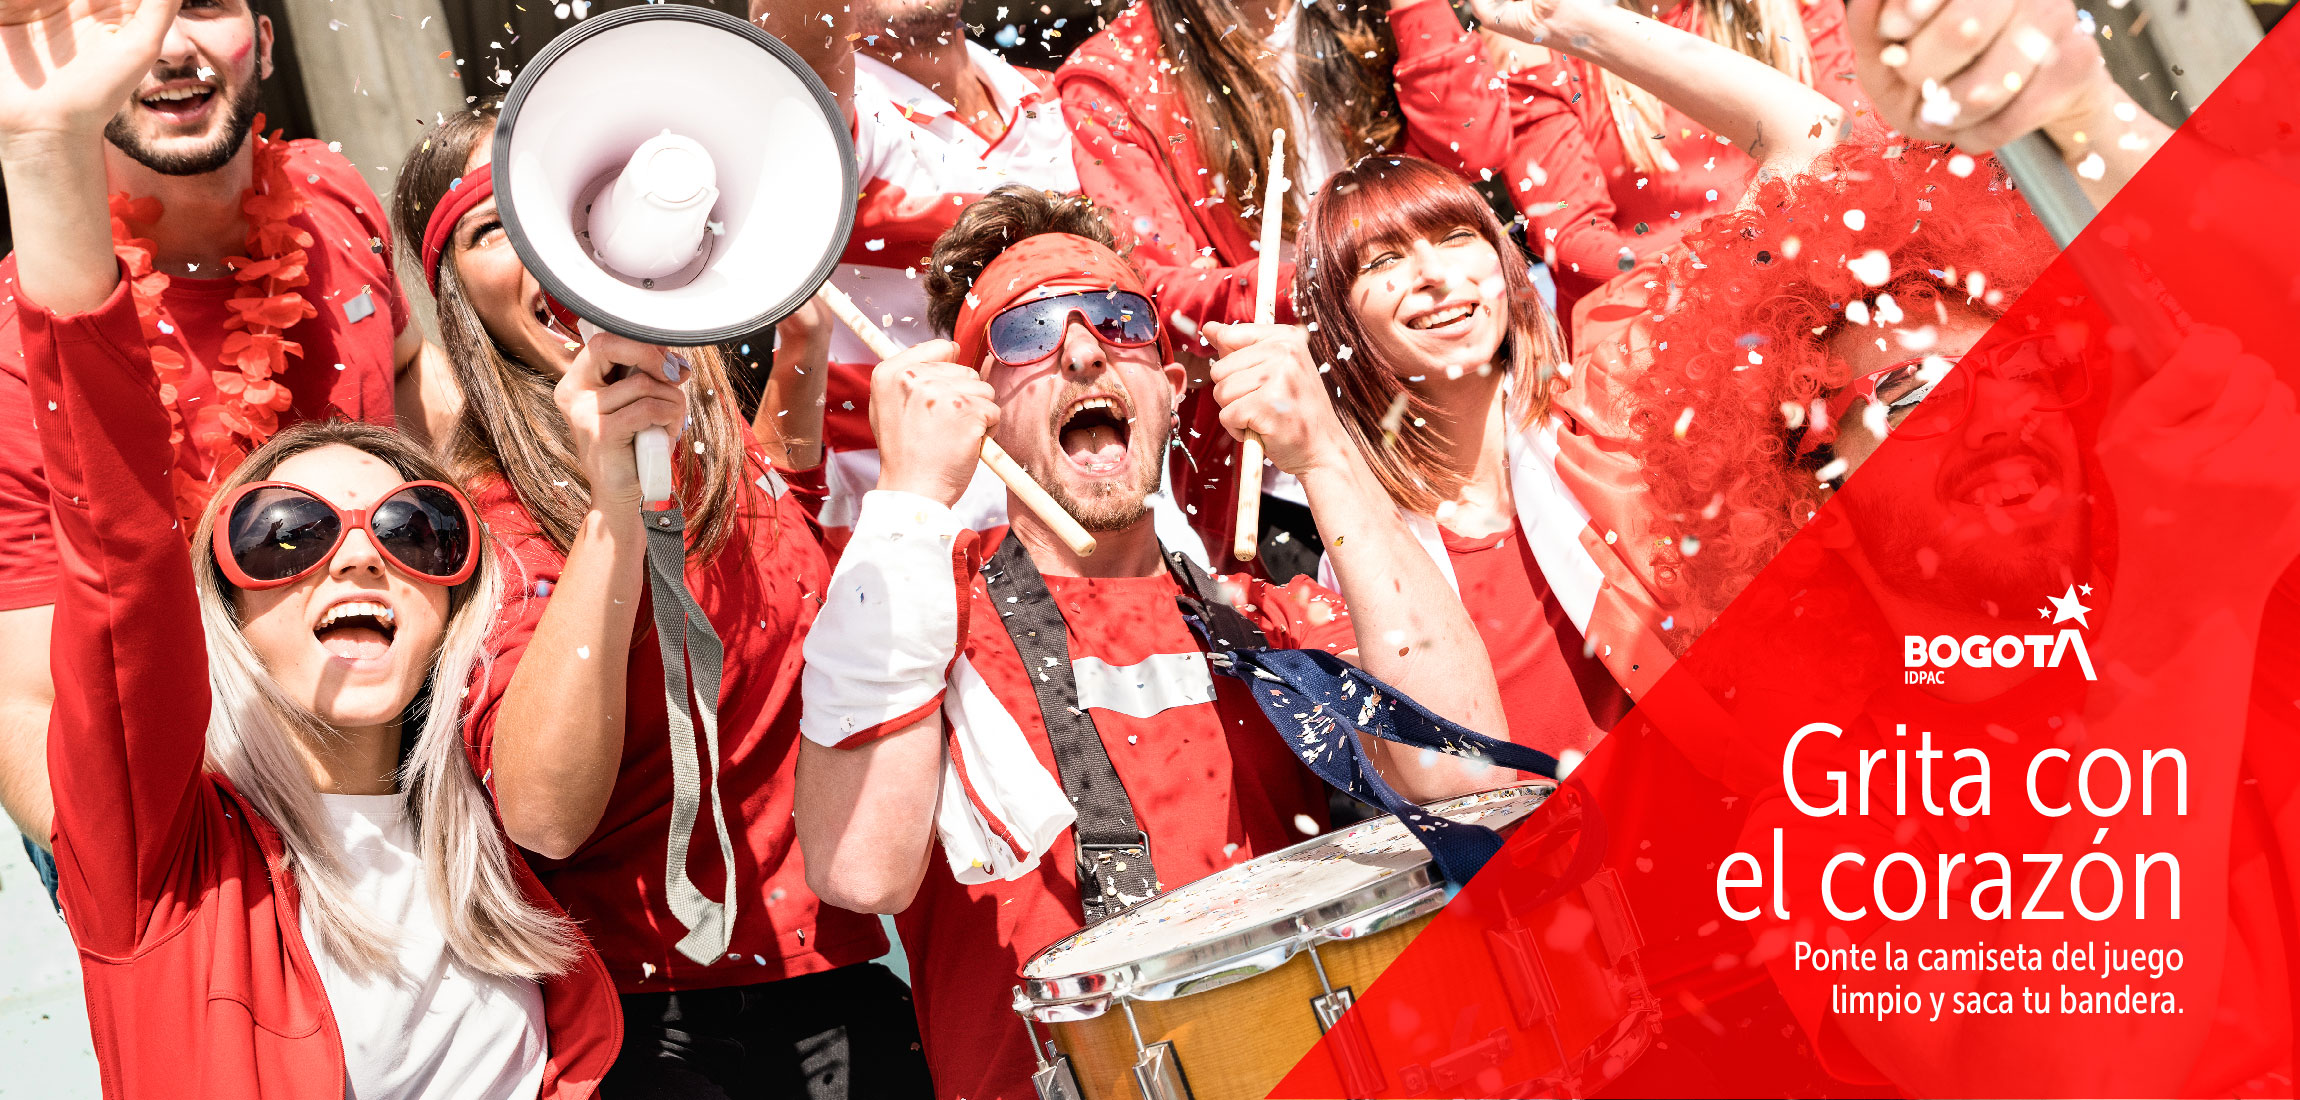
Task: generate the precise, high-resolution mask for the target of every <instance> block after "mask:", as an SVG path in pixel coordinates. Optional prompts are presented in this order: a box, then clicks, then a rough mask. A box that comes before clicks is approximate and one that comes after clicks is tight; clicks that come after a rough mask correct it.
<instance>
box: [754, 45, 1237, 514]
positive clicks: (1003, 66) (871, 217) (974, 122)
mask: <svg viewBox="0 0 2300 1100" xmlns="http://www.w3.org/2000/svg"><path fill="white" fill-rule="evenodd" d="M751 18H752V19H753V20H754V21H756V22H757V23H758V24H759V25H760V26H761V27H764V28H765V29H766V30H767V31H768V32H769V33H771V34H774V35H775V36H776V37H778V38H781V39H782V40H783V41H785V42H787V43H789V44H790V45H791V47H792V48H793V49H795V50H797V51H798V52H799V54H800V56H802V57H805V58H806V59H807V62H808V64H810V65H812V66H813V67H814V70H815V73H816V75H818V76H820V77H822V79H823V83H825V84H827V85H829V86H830V89H831V93H832V94H833V95H835V96H837V97H838V100H839V104H840V105H841V106H842V107H844V108H845V109H846V112H847V117H848V119H849V120H850V121H851V122H852V124H853V128H854V138H855V159H856V161H857V162H858V164H859V166H860V168H861V171H860V173H859V175H860V176H861V178H862V197H861V201H860V204H859V205H858V207H857V208H856V211H855V227H854V235H853V236H852V237H850V238H849V239H848V244H847V252H846V255H844V256H842V257H840V263H839V267H838V269H837V270H836V271H834V272H833V273H832V275H831V281H832V282H833V283H834V284H836V285H837V286H838V288H839V289H840V290H842V291H845V292H846V293H847V295H848V296H849V297H852V298H853V299H854V300H855V304H856V305H857V306H859V307H861V309H862V312H863V315H864V316H866V317H869V318H871V319H872V320H874V321H877V322H879V324H880V325H881V326H882V327H883V328H885V329H886V331H887V333H888V335H890V336H893V337H894V338H895V339H896V340H899V341H902V342H903V343H905V344H916V343H919V342H921V341H924V340H927V339H930V338H932V337H933V335H934V333H933V331H932V330H931V328H930V326H929V325H928V323H927V300H926V290H925V286H924V284H925V280H926V278H927V275H928V270H927V253H928V252H929V251H930V250H931V249H933V247H934V242H935V238H937V237H940V236H941V235H942V233H943V231H944V230H946V229H949V228H950V226H951V223H953V222H955V221H956V220H957V219H958V215H959V211H961V210H963V209H965V207H966V204H967V203H970V202H972V201H974V200H975V199H976V198H978V197H980V196H982V195H984V194H986V193H988V192H989V191H990V190H991V189H992V188H995V187H999V186H1001V185H1004V184H1009V183H1015V184H1023V185H1026V186H1030V187H1037V188H1043V189H1045V190H1048V191H1076V190H1077V189H1078V174H1077V172H1076V171H1075V170H1074V169H1073V168H1072V167H1071V138H1070V127H1069V125H1068V124H1067V123H1065V122H1064V121H1063V116H1062V106H1061V104H1060V103H1059V102H1057V101H1056V100H1054V99H1053V98H1051V96H1050V95H1049V94H1048V89H1049V88H1051V87H1052V83H1053V77H1052V76H1051V75H1050V74H1047V73H1043V72H1038V71H1035V70H1031V69H1021V68H1016V67H1015V66H1013V65H1009V64H1007V63H1006V60H1005V59H1004V58H1002V57H1000V56H999V55H998V54H996V53H994V52H992V51H990V50H987V49H984V48H983V47H981V46H978V45H976V44H974V43H972V42H969V41H967V38H966V25H965V24H964V23H962V22H960V21H959V0H854V2H853V3H851V4H850V3H846V2H844V0H840V2H836V3H831V2H825V0H752V3H751ZM830 339H831V348H830V358H831V368H830V369H831V376H830V381H829V387H828V389H827V392H826V393H825V395H824V398H823V400H824V402H825V404H826V408H825V409H824V413H823V435H824V436H825V438H824V440H823V444H824V461H825V463H826V466H825V472H824V477H825V480H826V481H827V482H828V484H827V486H826V488H827V490H828V497H827V499H826V501H825V503H824V506H823V510H822V516H821V519H822V524H823V527H824V530H825V534H826V535H827V537H828V539H829V541H830V544H831V546H832V548H833V549H834V550H835V549H836V548H837V547H839V546H842V545H844V544H845V542H846V535H847V531H848V530H849V529H850V528H852V527H853V525H854V519H855V512H856V510H857V509H858V508H860V507H861V506H862V497H863V494H864V493H867V492H869V491H870V489H871V487H872V486H874V485H876V484H877V483H878V478H879V461H880V456H879V450H878V444H877V442H876V441H875V440H874V438H873V436H872V433H871V424H870V377H871V367H872V366H873V365H874V364H876V363H877V362H878V357H877V356H876V355H874V354H872V353H871V351H870V349H869V348H867V347H865V346H864V345H863V342H862V340H861V339H860V338H858V337H856V336H855V335H854V334H853V333H851V332H847V331H845V330H844V329H837V330H835V331H833V332H832V333H831V335H830ZM1157 499H1158V500H1159V501H1160V502H1161V505H1162V518H1161V523H1160V529H1161V530H1162V531H1167V532H1169V533H1168V536H1167V537H1168V540H1169V541H1170V542H1172V541H1174V540H1175V539H1176V537H1177V536H1180V535H1186V534H1187V532H1188V524H1187V523H1186V522H1185V521H1184V520H1183V518H1182V515H1181V513H1180V512H1179V511H1178V510H1177V509H1176V508H1175V507H1174V505H1173V504H1172V502H1171V501H1170V500H1169V499H1168V498H1166V497H1164V496H1163V495H1161V496H1160V497H1159V498H1157ZM958 510H959V515H960V518H961V522H963V523H965V524H966V525H967V526H968V527H970V528H972V529H974V530H978V531H981V530H989V529H991V528H994V527H998V526H1000V525H1002V524H1004V523H1005V522H1006V487H1005V486H1004V485H1002V484H1000V483H999V480H998V478H997V477H996V476H995V475H993V474H992V473H991V472H990V470H989V469H988V468H986V467H978V468H977V469H976V470H975V475H974V481H973V482H972V484H971V486H970V488H969V489H968V491H967V494H966V496H965V497H964V498H963V499H962V500H961V501H960V502H959V504H958ZM1184 548H1185V549H1187V550H1189V551H1190V552H1191V553H1192V554H1194V555H1195V556H1197V557H1199V558H1201V560H1202V559H1203V557H1204V554H1203V551H1202V550H1201V549H1200V548H1199V547H1198V546H1197V544H1196V540H1195V537H1194V536H1193V537H1191V538H1190V541H1189V542H1188V543H1187V544H1186V545H1185V546H1184Z"/></svg>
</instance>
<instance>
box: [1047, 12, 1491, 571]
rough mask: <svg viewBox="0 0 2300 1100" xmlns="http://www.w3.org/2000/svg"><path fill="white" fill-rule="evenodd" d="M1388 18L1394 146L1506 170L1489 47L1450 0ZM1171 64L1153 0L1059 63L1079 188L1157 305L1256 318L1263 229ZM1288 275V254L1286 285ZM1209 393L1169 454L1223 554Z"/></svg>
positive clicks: (1217, 435) (1463, 167) (1192, 315)
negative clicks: (1224, 168)
mask: <svg viewBox="0 0 2300 1100" xmlns="http://www.w3.org/2000/svg"><path fill="white" fill-rule="evenodd" d="M1389 19H1390V33H1391V35H1392V36H1393V37H1394V38H1395V39H1396V41H1397V46H1398V53H1397V64H1396V66H1395V67H1394V68H1393V69H1392V70H1391V72H1392V76H1393V78H1394V79H1395V80H1396V82H1397V96H1398V107H1399V110H1400V111H1402V112H1403V113H1404V115H1405V137H1404V142H1403V147H1402V148H1400V149H1399V150H1397V151H1398V152H1401V153H1405V154H1407V155H1410V156H1416V157H1422V158H1424V159H1427V160H1431V161H1435V162H1437V163H1439V164H1442V165H1445V166H1447V167H1450V168H1452V169H1454V170H1455V171H1457V172H1460V173H1461V174H1462V175H1463V176H1465V177H1467V178H1469V179H1471V180H1476V179H1478V178H1479V177H1480V176H1481V175H1483V174H1485V173H1487V172H1498V171H1500V170H1501V167H1502V165H1503V164H1504V162H1505V160H1506V157H1507V154H1508V151H1509V142H1510V117H1509V110H1508V107H1507V105H1506V104H1505V103H1504V102H1503V100H1502V98H1501V95H1500V93H1499V92H1498V91H1496V90H1495V89H1496V88H1497V87H1498V85H1497V83H1496V81H1497V80H1498V79H1499V78H1498V77H1497V76H1496V75H1495V73H1494V70H1493V67H1492V66H1491V65H1489V64H1487V63H1486V59H1485V52H1484V47H1483V46H1482V45H1481V44H1479V42H1478V41H1477V39H1475V38H1473V37H1471V36H1470V35H1469V34H1468V33H1466V32H1464V31H1463V30H1462V28H1461V23H1460V22H1459V21H1458V20H1456V19H1455V18H1454V14H1453V9H1452V8H1451V7H1450V6H1448V5H1447V4H1445V3H1443V2H1442V0H1422V2H1420V3H1416V4H1412V5H1409V6H1407V7H1404V8H1399V9H1397V10H1395V11H1392V12H1390V13H1389ZM1170 67H1171V66H1170V64H1169V63H1168V62H1167V61H1166V59H1165V56H1164V52H1163V49H1162V47H1161V45H1160V40H1159V37H1158V26H1157V23H1156V22H1155V20H1154V19H1153V18H1152V16H1151V12H1150V6H1149V5H1148V4H1146V3H1136V4H1134V5H1132V6H1130V7H1128V8H1127V9H1126V10H1125V11H1124V12H1121V13H1120V14H1119V16H1118V18H1117V19H1114V20H1112V21H1111V23H1110V25H1109V26H1108V27H1106V28H1104V29H1103V30H1101V31H1100V32H1098V33H1096V34H1095V35H1094V37H1092V38H1089V39H1087V40H1086V41H1085V42H1084V43H1083V44H1081V45H1080V46H1079V47H1078V50H1077V52H1075V53H1072V54H1071V55H1070V58H1069V60H1067V61H1064V62H1063V63H1062V67H1061V68H1060V69H1057V70H1055V73H1054V88H1055V90H1056V91H1057V92H1060V93H1061V95H1062V113H1063V114H1064V116H1066V117H1067V118H1069V120H1070V127H1071V130H1072V131H1073V133H1074V134H1075V137H1076V145H1075V146H1074V147H1073V150H1072V156H1073V158H1074V159H1075V160H1076V162H1077V167H1078V184H1079V188H1080V189H1081V190H1083V191H1084V192H1086V193H1087V194H1088V195H1091V196H1093V198H1094V200H1095V202H1097V203H1098V204H1100V205H1101V206H1102V208H1103V209H1105V210H1110V211H1116V212H1118V214H1117V216H1116V217H1115V218H1114V219H1113V221H1114V223H1115V225H1114V228H1116V229H1118V231H1119V232H1120V233H1121V234H1125V233H1129V232H1130V233H1132V234H1133V236H1134V237H1135V248H1134V259H1135V262H1136V264H1138V265H1139V266H1140V267H1141V268H1142V271H1143V276H1144V277H1145V279H1146V280H1147V281H1148V282H1149V284H1150V290H1151V293H1152V294H1154V295H1155V296H1156V297H1157V299H1158V307H1159V310H1160V312H1161V313H1162V314H1165V315H1169V316H1170V315H1172V314H1176V313H1179V314H1181V315H1182V316H1184V317H1187V318H1189V319H1191V320H1192V321H1196V322H1199V323H1203V322H1206V321H1251V320H1253V319H1254V282H1255V257H1256V255H1257V252H1256V249H1255V247H1254V245H1255V241H1254V238H1253V236H1252V232H1251V230H1250V229H1249V228H1248V227H1246V226H1245V225H1243V224H1241V223H1240V222H1239V220H1238V215H1237V210H1236V208H1235V207H1234V206H1233V205H1232V204H1231V202H1230V201H1229V200H1228V199H1225V198H1223V197H1222V196H1219V195H1216V194H1214V193H1213V192H1212V189H1211V188H1210V187H1209V185H1208V180H1209V179H1210V178H1211V176H1212V173H1211V172H1210V171H1205V170H1204V169H1206V168H1207V165H1206V162H1205V159H1204V158H1203V157H1201V156H1200V155H1199V152H1198V141H1197V136H1196V130H1195V127H1194V126H1193V125H1192V124H1191V118H1190V109H1189V105H1188V104H1186V103H1184V102H1183V99H1182V93H1181V87H1180V84H1179V82H1178V80H1177V78H1176V77H1175V76H1174V75H1173V73H1171V72H1170V71H1169V69H1170ZM1289 125H1290V124H1289ZM1305 197H1306V196H1305ZM1251 201H1252V202H1253V203H1259V202H1260V201H1261V196H1260V195H1255V196H1252V199H1251ZM1293 278H1294V276H1293V265H1291V264H1287V265H1286V266H1285V267H1284V268H1282V269H1281V270H1280V272H1279V279H1280V287H1281V288H1283V287H1285V286H1288V285H1290V284H1292V282H1293ZM1294 319H1295V318H1294V310H1293V303H1292V301H1291V300H1290V296H1289V295H1286V294H1280V295H1278V320H1280V321H1283V322H1289V323H1290V322H1292V321H1293V320H1294ZM1201 350H1203V349H1201ZM1203 392H1204V391H1203V390H1202V389H1201V390H1194V391H1193V392H1192V393H1191V394H1190V396H1189V397H1186V398H1184V400H1183V407H1182V428H1183V431H1182V437H1181V438H1182V443H1183V445H1184V446H1185V447H1187V448H1189V451H1188V453H1187V454H1186V455H1182V454H1178V455H1176V456H1175V457H1174V459H1173V481H1174V491H1175V494H1176V495H1177V496H1178V497H1180V498H1181V502H1182V503H1183V504H1184V505H1186V506H1189V507H1194V508H1195V509H1197V511H1196V512H1195V513H1194V514H1193V515H1192V516H1191V520H1192V523H1193V525H1195V526H1196V527H1198V529H1199V530H1200V532H1201V533H1203V534H1204V535H1205V536H1206V545H1207V546H1208V547H1209V548H1215V549H1216V563H1217V565H1221V564H1222V563H1223V562H1227V561H1228V560H1229V559H1228V558H1227V557H1226V555H1227V554H1228V552H1229V546H1230V524H1231V523H1232V517H1233V516H1234V515H1235V511H1236V506H1235V504H1234V503H1232V502H1233V501H1235V500H1236V499H1237V495H1236V483H1237V480H1238V479H1237V475H1236V471H1235V470H1234V468H1233V467H1234V466H1235V465H1236V463H1237V443H1236V441H1235V440H1232V439H1231V438H1230V435H1229V433H1228V432H1226V431H1224V430H1223V428H1222V426H1221V423H1220V419H1219V414H1220V411H1221V410H1220V409H1219V408H1217V407H1216V406H1215V404H1214V402H1213V401H1212V399H1210V398H1208V397H1205V396H1203ZM1256 484H1259V482H1257V483H1256ZM1233 564H1234V563H1233ZM1230 567H1231V566H1227V565H1225V566H1223V568H1230ZM1240 568H1243V567H1240Z"/></svg>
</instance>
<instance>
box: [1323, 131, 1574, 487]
mask: <svg viewBox="0 0 2300 1100" xmlns="http://www.w3.org/2000/svg"><path fill="white" fill-rule="evenodd" d="M1462 226H1467V227H1469V228H1471V229H1473V230H1475V231H1477V233H1478V234H1479V235H1480V236H1482V237H1484V238H1485V241H1486V243H1487V244H1490V245H1492V246H1493V249H1494V251H1495V252H1496V253H1498V254H1499V255H1500V256H1501V271H1502V282H1503V288H1504V293H1505V295H1506V296H1507V299H1508V302H1509V326H1508V334H1507V335H1506V336H1504V337H1503V338H1502V343H1501V348H1500V351H1499V353H1498V356H1499V358H1500V359H1501V365H1502V369H1503V370H1505V371H1508V372H1509V373H1510V374H1511V375H1513V376H1514V377H1515V379H1516V382H1515V389H1514V391H1513V394H1512V399H1511V408H1510V414H1511V420H1512V421H1513V422H1514V423H1521V424H1522V423H1529V422H1531V421H1532V420H1533V418H1534V417H1536V416H1538V415H1540V414H1541V413H1542V411H1543V410H1544V408H1545V407H1546V405H1547V402H1548V382H1549V378H1550V374H1551V372H1552V371H1553V370H1555V369H1556V365H1557V363H1558V362H1559V361H1560V360H1561V359H1562V358H1563V357H1564V344H1563V341H1562V340H1561V339H1560V337H1559V335H1558V331H1557V321H1556V319H1555V318H1554V317H1553V316H1551V314H1550V312H1549V307H1548V306H1546V305H1543V304H1542V301H1541V295H1540V293H1539V292H1538V291H1536V290H1535V289H1534V286H1533V276H1532V273H1531V269H1530V265H1529V264H1528V263H1527V262H1526V260H1525V258H1524V256H1523V255H1522V254H1521V253H1520V252H1519V250H1518V247H1517V245H1516V243H1515V242H1513V241H1511V240H1510V239H1509V234H1508V233H1507V232H1506V231H1504V230H1503V229H1502V226H1501V221H1500V220H1499V219H1497V218H1495V217H1494V215H1493V209H1492V207H1490V206H1488V205H1486V201H1485V197H1484V196H1483V195H1480V194H1478V193H1477V191H1476V190H1475V189H1473V188H1472V187H1470V185H1469V184H1468V183H1466V182H1464V181H1463V180H1462V178H1461V177H1460V176H1457V175H1455V174H1454V173H1452V172H1450V171H1447V170H1446V169H1443V168H1440V167H1438V166H1437V165H1435V164H1432V163H1430V162H1429V161H1426V160H1420V159H1416V158H1414V157H1391V156H1374V157H1366V158H1364V159H1361V160H1359V161H1358V162H1357V163H1356V164H1353V165H1351V166H1350V167H1348V168H1345V169H1343V170H1342V171H1340V172H1337V173H1335V174H1334V177H1333V178H1332V179H1330V180H1328V181H1327V183H1326V187H1325V190H1323V191H1321V192H1319V193H1318V196H1317V198H1316V199H1315V200H1313V201H1312V202H1311V203H1310V207H1309V209H1308V210H1307V211H1305V212H1304V213H1303V215H1302V229H1301V234H1300V236H1299V237H1298V238H1297V240H1298V242H1299V245H1300V249H1301V252H1300V258H1299V261H1298V262H1297V263H1296V265H1295V268H1294V311H1295V313H1296V314H1298V315H1300V316H1301V317H1302V318H1304V319H1305V320H1307V321H1309V322H1311V325H1310V354H1311V355H1312V356H1314V357H1315V358H1316V359H1317V361H1318V362H1319V363H1321V364H1331V365H1332V367H1333V380H1334V395H1335V399H1336V406H1337V408H1336V411H1337V412H1339V413H1340V414H1341V418H1342V426H1343V427H1344V428H1345V429H1347V430H1348V431H1349V433H1350V436H1351V437H1352V438H1353V439H1355V440H1356V441H1357V444H1358V449H1359V450H1360V451H1363V452H1364V453H1365V456H1366V462H1367V463H1368V464H1369V465H1371V466H1372V467H1373V468H1374V474H1375V476H1377V477H1379V478H1381V481H1382V487H1383V488H1385V489H1387V490H1389V494H1390V499H1392V500H1394V501H1396V502H1397V503H1398V504H1399V505H1400V506H1401V507H1405V508H1410V509H1413V510H1414V511H1416V512H1420V513H1423V514H1425V515H1426V514H1429V513H1431V512H1433V511H1435V510H1436V509H1437V506H1438V505H1439V504H1440V503H1441V502H1444V501H1447V500H1451V499H1453V498H1454V496H1455V495H1457V494H1459V493H1460V492H1461V487H1462V484H1463V483H1464V482H1466V481H1467V480H1468V474H1469V471H1466V470H1454V469H1451V468H1449V467H1448V466H1447V465H1446V461H1445V449H1444V444H1445V440H1444V439H1442V438H1441V437H1440V436H1439V435H1438V431H1437V429H1436V428H1435V427H1432V426H1431V424H1430V417H1431V413H1432V411H1433V409H1432V406H1431V405H1430V404H1429V403H1428V402H1427V400H1426V399H1425V398H1423V397H1422V395H1420V394H1418V393H1416V392H1414V389H1413V387H1411V386H1410V385H1408V384H1407V383H1406V381H1405V379H1407V378H1409V377H1412V376H1414V375H1418V374H1422V373H1424V368H1423V367H1422V365H1421V364H1417V363H1391V362H1386V361H1384V360H1383V358H1382V356H1381V353H1379V352H1377V351H1375V350H1374V348H1373V346H1372V344H1371V342H1370V341H1368V340H1367V339H1366V331H1365V327H1364V326H1363V325H1361V324H1359V322H1358V315H1357V311H1356V310H1355V309H1353V308H1352V307H1351V305H1350V289H1351V287H1352V285H1353V284H1355V283H1356V282H1357V276H1358V267H1359V263H1360V260H1361V258H1362V257H1363V256H1364V254H1365V250H1366V249H1367V248H1368V247H1369V246H1372V245H1378V244H1395V245H1403V244H1406V243H1407V242H1410V241H1417V240H1421V239H1423V238H1425V237H1433V236H1437V235H1439V234H1442V233H1444V232H1446V231H1448V230H1451V229H1455V228H1459V227H1462ZM1393 409H1395V410H1397V411H1396V412H1394V413H1393V411H1392V410H1393ZM1385 425H1386V426H1385Z"/></svg>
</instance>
